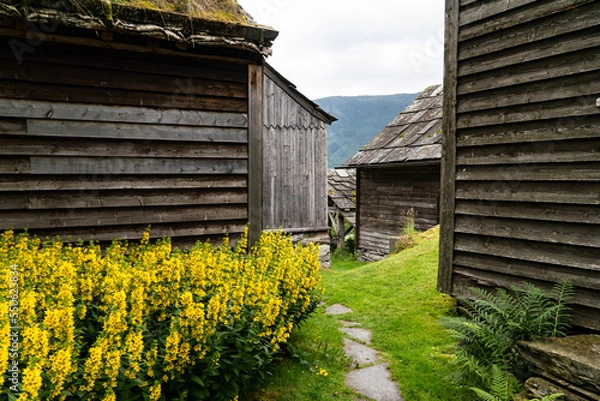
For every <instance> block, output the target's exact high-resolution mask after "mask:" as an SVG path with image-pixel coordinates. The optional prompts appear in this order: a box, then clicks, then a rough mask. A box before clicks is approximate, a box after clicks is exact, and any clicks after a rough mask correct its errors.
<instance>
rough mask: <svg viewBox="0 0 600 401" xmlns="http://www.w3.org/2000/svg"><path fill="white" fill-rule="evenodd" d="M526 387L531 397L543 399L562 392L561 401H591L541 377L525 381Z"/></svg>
mask: <svg viewBox="0 0 600 401" xmlns="http://www.w3.org/2000/svg"><path fill="white" fill-rule="evenodd" d="M525 389H526V390H527V392H528V393H529V395H530V396H531V397H534V398H539V399H542V398H544V397H545V396H547V395H550V394H556V393H562V394H563V397H562V398H560V401H590V399H589V398H583V397H581V396H579V395H577V394H575V393H573V392H571V391H569V390H567V389H565V388H563V387H561V386H558V385H556V384H554V383H551V382H549V381H547V380H545V379H542V378H541V377H532V378H530V379H528V380H527V381H526V382H525Z"/></svg>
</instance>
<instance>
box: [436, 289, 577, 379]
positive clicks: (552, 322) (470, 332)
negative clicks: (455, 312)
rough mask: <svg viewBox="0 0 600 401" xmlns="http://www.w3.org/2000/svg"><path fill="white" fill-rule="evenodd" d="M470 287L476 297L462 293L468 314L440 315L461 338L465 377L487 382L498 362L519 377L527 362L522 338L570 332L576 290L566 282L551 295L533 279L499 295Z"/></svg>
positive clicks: (460, 373) (461, 368)
mask: <svg viewBox="0 0 600 401" xmlns="http://www.w3.org/2000/svg"><path fill="white" fill-rule="evenodd" d="M471 292H472V294H473V295H474V296H475V299H466V298H459V301H460V302H461V303H462V307H461V308H460V310H461V311H462V314H463V316H458V317H445V318H442V319H440V320H441V323H442V324H443V325H444V326H445V327H446V328H447V329H448V330H450V331H451V332H452V333H453V334H454V335H455V337H456V338H457V339H458V341H459V345H458V349H457V352H456V364H457V367H458V370H459V371H458V378H460V379H461V380H465V381H467V382H471V383H477V384H484V385H485V384H486V383H485V382H486V380H485V379H484V378H485V377H491V376H492V374H491V367H492V366H493V365H495V366H497V367H498V368H499V369H501V370H502V371H509V372H512V373H514V374H516V375H517V376H519V375H520V374H521V373H522V372H523V369H524V365H523V362H522V361H521V358H520V357H519V353H518V351H517V342H518V341H521V340H533V339H537V338H545V337H557V336H564V335H566V331H567V329H568V327H569V325H568V323H567V321H568V319H569V317H570V308H569V306H568V302H569V301H570V299H571V298H572V295H573V287H572V285H571V284H569V283H567V282H560V283H558V284H556V285H555V287H554V291H553V293H552V294H551V295H547V294H546V293H545V292H544V291H543V290H541V289H539V288H537V287H535V286H534V285H532V284H530V283H523V287H522V288H517V287H512V288H511V289H510V290H505V289H498V290H497V294H492V293H491V292H489V291H486V290H483V289H476V288H472V289H471Z"/></svg>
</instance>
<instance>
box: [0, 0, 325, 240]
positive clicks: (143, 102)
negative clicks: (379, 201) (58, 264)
mask: <svg viewBox="0 0 600 401" xmlns="http://www.w3.org/2000/svg"><path fill="white" fill-rule="evenodd" d="M121 3H123V4H121ZM126 3H128V2H127V1H121V2H118V3H117V2H104V1H99V0H88V1H85V2H71V1H56V2H46V1H36V0H34V1H28V2H26V4H25V2H20V1H16V0H13V1H10V0H2V1H1V2H0V46H1V47H2V51H0V142H1V145H0V154H1V155H0V196H1V197H2V200H3V201H2V205H1V210H0V229H7V228H10V227H12V228H14V229H16V230H22V229H25V228H27V229H29V231H30V232H32V233H34V234H37V235H39V236H54V235H61V236H62V237H68V236H72V237H73V239H77V238H81V239H84V240H92V239H93V240H98V241H109V240H111V239H112V238H114V237H120V238H125V239H135V238H139V237H140V236H141V233H142V232H143V230H144V229H145V228H146V227H147V226H148V225H151V228H152V231H151V234H152V236H153V237H161V236H170V237H172V238H173V242H174V243H175V244H177V245H183V246H185V245H190V244H193V243H194V242H195V241H197V240H205V239H209V238H210V239H213V240H215V241H219V240H220V239H221V238H223V235H224V234H225V233H229V234H230V235H231V236H232V238H234V239H235V237H237V236H239V234H240V233H241V232H242V231H243V230H244V227H245V226H246V225H247V224H250V235H251V239H252V240H253V239H256V238H257V236H258V235H259V233H260V231H261V230H262V229H263V228H266V227H273V226H277V227H279V226H281V227H284V228H286V229H288V228H289V229H299V230H306V229H309V228H310V229H314V228H315V227H322V226H327V201H326V193H325V191H326V190H325V189H321V188H320V185H322V186H323V187H325V180H326V167H325V164H324V163H325V162H324V161H323V160H324V159H325V158H326V157H325V156H324V155H323V153H324V151H323V150H322V149H324V148H325V145H324V144H326V140H325V139H324V138H325V135H326V134H325V132H326V126H327V123H328V122H330V121H331V120H332V117H330V116H328V115H326V114H324V113H322V112H320V111H319V110H318V109H317V108H316V106H315V105H313V104H312V103H311V102H309V101H307V100H306V99H305V98H304V97H303V96H302V95H301V94H299V93H298V92H297V91H296V90H295V89H294V88H293V86H292V85H291V84H289V82H287V81H285V80H284V79H283V78H282V77H280V76H279V75H278V74H277V73H276V72H275V71H274V70H273V69H272V68H271V67H269V66H268V65H266V63H265V62H264V58H265V56H266V55H268V54H269V53H270V46H271V44H272V41H273V40H274V39H275V38H276V36H277V32H276V31H274V30H273V29H271V28H268V27H264V26H261V25H258V24H256V23H254V22H252V20H250V19H248V17H247V16H246V14H245V13H244V11H243V10H242V9H241V8H240V7H239V6H238V5H237V3H236V2H220V1H214V2H206V3H207V6H206V7H204V8H203V9H202V10H200V9H198V10H195V9H191V10H190V9H188V10H182V11H185V13H178V12H177V10H171V9H169V10H158V9H157V10H154V9H149V8H143V9H140V8H135V7H131V6H128V5H126ZM144 4H147V5H152V3H151V2H145V3H144ZM156 4H157V5H161V4H166V5H174V4H175V3H174V2H172V3H169V2H157V3H156ZM288 114H289V115H288ZM294 141H295V142H294ZM295 144H297V147H296V148H294V149H293V152H288V150H289V146H292V145H294V146H295ZM279 150H281V151H279ZM290 165H291V166H296V167H298V168H297V169H294V170H291V169H290V168H289V167H288V166H290ZM273 177H275V178H274V179H272V178H273ZM288 180H289V182H290V183H291V182H292V180H297V181H298V182H295V181H294V183H297V184H299V185H298V186H297V187H294V188H292V189H291V188H286V190H284V191H281V190H280V187H274V186H273V185H280V186H281V182H288ZM301 180H305V181H307V182H305V181H302V182H301V183H300V181H301ZM300 184H301V185H300ZM315 188H317V191H316V192H314V191H315ZM273 192H277V197H275V198H274V197H273V196H272V195H273ZM298 198H300V199H301V200H302V202H304V203H303V205H308V204H309V205H310V206H307V207H303V208H298V209H296V212H297V214H298V216H296V217H298V218H294V219H292V220H289V219H288V220H286V218H287V217H282V216H279V215H277V216H275V215H274V211H278V210H279V209H278V205H285V208H291V205H290V204H291V203H292V202H298Z"/></svg>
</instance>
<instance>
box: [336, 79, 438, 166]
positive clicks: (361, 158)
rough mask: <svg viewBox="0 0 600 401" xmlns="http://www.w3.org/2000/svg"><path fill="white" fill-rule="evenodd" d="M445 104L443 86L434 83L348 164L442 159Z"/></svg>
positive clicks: (381, 163) (347, 163) (361, 164)
mask: <svg viewBox="0 0 600 401" xmlns="http://www.w3.org/2000/svg"><path fill="white" fill-rule="evenodd" d="M442 107H443V90H442V86H441V85H435V86H430V87H429V88H427V89H425V90H424V91H423V92H421V93H420V94H419V96H417V98H416V99H415V100H414V101H413V102H412V103H411V104H410V105H409V106H408V107H407V108H406V109H404V110H403V111H402V112H401V113H400V114H399V115H398V116H397V117H396V118H395V119H394V120H393V121H392V122H391V123H389V124H388V126H387V127H385V128H384V129H383V131H381V132H380V133H379V135H377V136H376V137H375V138H373V139H371V141H369V143H367V144H366V145H365V146H363V147H362V149H360V150H359V151H358V153H356V154H355V155H354V156H352V157H351V158H350V159H348V160H347V161H346V162H345V163H344V164H345V165H347V166H350V167H359V166H371V165H386V164H392V163H403V162H424V161H436V160H440V159H441V156H442V117H443V115H442V110H443V109H442Z"/></svg>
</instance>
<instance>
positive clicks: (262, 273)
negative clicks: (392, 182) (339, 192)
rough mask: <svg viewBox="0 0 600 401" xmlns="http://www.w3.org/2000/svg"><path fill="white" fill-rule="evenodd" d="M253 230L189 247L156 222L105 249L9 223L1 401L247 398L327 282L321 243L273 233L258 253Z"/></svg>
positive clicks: (1, 269) (1, 312)
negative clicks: (14, 369)
mask: <svg viewBox="0 0 600 401" xmlns="http://www.w3.org/2000/svg"><path fill="white" fill-rule="evenodd" d="M246 238H247V237H246V236H244V237H243V238H242V240H241V241H240V242H238V245H237V246H236V248H235V249H231V248H230V247H229V246H228V244H227V243H225V244H223V245H221V246H219V247H214V246H212V245H211V244H209V243H198V244H197V245H196V246H194V247H193V248H192V249H190V250H189V251H181V250H178V249H176V248H175V249H174V248H173V247H172V246H171V242H170V241H169V240H168V239H163V240H159V241H157V242H156V243H150V242H149V233H147V232H146V233H144V236H143V238H142V240H141V241H140V243H139V244H137V245H129V244H127V243H124V242H121V241H114V242H113V243H112V245H111V246H110V247H109V248H108V249H104V250H102V249H100V247H99V246H98V245H96V244H90V245H86V246H84V245H83V244H77V245H73V244H63V243H62V242H61V241H60V240H58V239H57V240H52V241H46V242H43V243H42V242H41V241H40V240H39V239H35V238H29V237H28V236H27V235H20V236H16V237H15V235H14V233H13V232H12V231H10V230H9V231H6V232H5V233H3V234H0V276H1V277H9V276H10V277H11V278H14V280H11V281H9V280H0V373H1V374H2V375H1V376H0V379H2V382H3V384H5V386H3V390H2V392H1V394H0V400H2V401H4V400H7V399H8V400H13V399H15V397H18V398H19V399H22V400H65V399H66V400H69V401H71V400H102V401H116V400H128V401H137V400H139V401H141V400H144V401H166V400H168V401H183V400H186V399H187V400H207V399H208V400H211V401H229V400H232V399H234V400H235V399H237V398H238V395H239V394H241V393H243V392H244V391H245V390H246V389H247V388H248V386H249V385H251V384H252V383H253V382H255V379H256V378H257V377H259V376H260V375H261V374H263V373H264V372H265V367H266V366H267V364H269V362H271V360H272V359H273V358H274V356H275V355H276V353H277V352H278V351H279V350H280V349H281V347H282V346H283V345H284V344H285V343H286V342H287V340H288V338H289V336H290V334H291V332H292V330H293V328H294V327H295V326H297V325H298V324H299V323H300V322H302V321H303V320H304V319H306V318H307V317H308V316H309V314H310V313H311V312H313V311H314V309H315V308H316V305H317V303H318V302H319V301H318V300H319V294H320V292H321V290H320V284H319V281H320V272H319V269H320V264H319V252H318V248H317V247H316V246H315V245H308V246H306V247H302V246H298V247H294V245H293V244H292V239H291V238H290V237H289V236H286V235H283V234H282V233H274V232H269V233H263V235H262V236H261V237H260V239H259V241H258V244H257V245H256V246H255V247H254V248H253V249H252V252H251V254H250V255H247V253H246V249H245V248H246V246H245V241H246ZM11 297H12V298H11ZM15 298H16V299H15ZM12 303H14V304H16V305H17V306H18V314H17V313H14V314H10V315H9V307H10V306H11V304H12ZM14 327H18V340H19V344H18V348H17V350H18V354H17V352H15V351H11V347H13V345H11V339H10V338H9V336H10V335H11V330H15V329H14ZM15 363H16V364H17V365H18V369H19V374H20V376H19V378H18V383H14V384H11V382H10V380H7V379H9V378H8V375H7V367H8V366H9V364H11V365H15ZM11 379H12V377H11ZM13 386H14V387H13Z"/></svg>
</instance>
